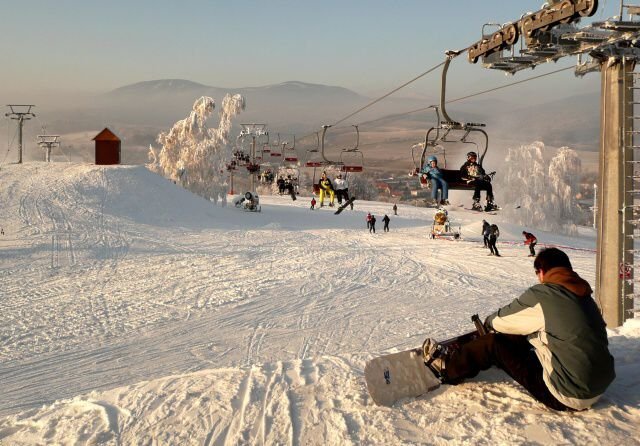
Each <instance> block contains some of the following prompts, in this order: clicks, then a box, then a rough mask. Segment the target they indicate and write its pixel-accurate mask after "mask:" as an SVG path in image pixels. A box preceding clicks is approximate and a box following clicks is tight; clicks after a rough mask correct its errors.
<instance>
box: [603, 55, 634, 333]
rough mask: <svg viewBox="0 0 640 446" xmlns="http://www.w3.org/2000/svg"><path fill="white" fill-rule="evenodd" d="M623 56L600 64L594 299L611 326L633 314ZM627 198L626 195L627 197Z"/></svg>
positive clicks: (627, 74) (627, 75) (629, 96)
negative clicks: (614, 61)
mask: <svg viewBox="0 0 640 446" xmlns="http://www.w3.org/2000/svg"><path fill="white" fill-rule="evenodd" d="M634 65H635V63H634V62H633V61H629V60H626V59H625V58H624V57H622V58H620V59H618V61H617V62H616V63H614V64H611V65H610V66H608V64H607V63H606V62H604V63H603V64H602V70H601V76H602V77H601V86H602V88H601V93H600V113H601V116H600V156H599V167H600V168H599V172H600V174H599V177H598V192H599V196H598V205H597V206H598V216H597V226H598V249H597V259H596V290H595V292H596V299H597V301H598V304H599V305H600V307H601V310H602V314H603V317H604V320H605V322H606V323H607V325H608V326H609V327H618V326H621V325H622V324H623V323H624V321H625V320H626V319H629V318H633V298H632V297H631V296H632V293H633V290H632V289H630V288H631V287H632V278H633V273H634V271H633V268H629V269H628V268H627V267H626V266H627V265H633V252H632V250H633V226H632V224H631V223H630V220H632V215H633V211H634V207H633V204H634V203H633V197H625V190H626V191H631V190H632V183H633V180H632V176H633V164H632V163H631V161H632V160H633V148H632V144H633V133H632V131H633V120H634V117H633V89H632V88H630V87H632V86H633V82H631V81H629V80H630V79H632V78H633V74H632V72H633V69H634ZM625 198H626V199H625Z"/></svg>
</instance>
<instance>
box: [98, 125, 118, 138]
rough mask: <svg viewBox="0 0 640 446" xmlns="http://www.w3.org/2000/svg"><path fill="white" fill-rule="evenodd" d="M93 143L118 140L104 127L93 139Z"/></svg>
mask: <svg viewBox="0 0 640 446" xmlns="http://www.w3.org/2000/svg"><path fill="white" fill-rule="evenodd" d="M93 141H120V138H118V137H117V136H116V135H115V133H113V132H112V131H111V130H109V128H108V127H105V128H104V130H103V131H101V132H100V133H98V134H97V135H96V136H95V137H94V138H93Z"/></svg>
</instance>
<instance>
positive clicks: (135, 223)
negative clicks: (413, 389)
mask: <svg viewBox="0 0 640 446" xmlns="http://www.w3.org/2000/svg"><path fill="white" fill-rule="evenodd" d="M0 185H1V187H0V227H2V229H3V230H4V235H0V395H1V396H2V397H1V398H0V417H2V418H0V444H11V445H14V444H207V445H225V444H295V445H298V444H300V445H306V444H451V443H453V444H466V443H468V444H512V443H519V444H521V443H527V444H538V443H539V444H550V443H553V444H567V443H569V444H591V443H600V444H632V443H634V442H635V443H636V444H637V440H636V437H637V436H638V432H639V429H638V426H639V425H640V407H639V406H640V386H638V380H637V370H638V366H639V365H640V342H639V339H640V323H638V322H637V321H636V320H632V321H628V322H627V324H625V326H624V327H622V328H620V329H617V330H611V331H610V341H611V349H612V353H613V354H614V356H615V358H616V369H617V374H618V378H617V379H616V381H615V382H614V384H613V385H612V387H611V388H610V390H609V391H608V392H607V394H606V396H605V397H604V398H603V399H602V400H601V401H600V402H599V403H598V404H597V405H596V407H595V408H594V409H593V410H591V411H588V412H584V413H576V414H557V413H554V412H550V411H548V410H547V409H545V408H544V406H542V405H541V404H538V403H536V402H535V401H534V400H533V399H532V398H531V397H529V396H528V395H527V394H526V393H525V392H524V391H523V390H522V389H521V388H520V387H519V386H518V385H517V384H515V383H514V382H513V381H511V380H510V379H508V378H507V377H506V376H505V375H504V374H503V373H501V372H500V371H497V370H492V371H489V372H488V373H485V374H483V375H481V376H480V377H478V378H477V379H476V380H474V381H473V382H468V383H466V384H464V385H461V386H457V387H450V386H443V387H442V388H441V389H439V390H438V391H436V392H434V393H432V394H430V395H427V396H425V397H422V398H419V399H417V400H414V401H406V402H403V403H400V404H398V405H397V406H396V407H394V408H391V409H390V408H383V407H378V406H375V405H374V404H373V402H372V401H371V400H370V398H369V397H368V395H367V392H366V389H365V387H364V380H363V377H362V373H363V368H364V363H365V361H366V360H367V359H368V358H371V357H372V356H374V355H378V354H380V353H385V352H391V351H397V350H401V349H406V348H410V347H414V346H416V345H419V344H420V343H421V342H422V340H423V339H424V337H425V336H433V337H436V338H445V337H447V336H450V335H453V334H456V333H459V332H462V331H466V330H468V329H470V328H471V327H472V325H471V322H470V320H469V317H470V315H471V314H473V313H479V314H480V315H481V316H483V315H486V314H488V313H489V312H491V311H492V310H493V309H495V308H496V307H497V306H499V305H502V304H504V303H507V302H509V301H510V300H511V299H513V298H514V297H515V296H517V295H518V294H519V293H520V292H522V291H523V290H524V289H526V287H528V286H529V285H531V284H533V283H534V281H535V276H534V275H533V270H532V261H531V259H530V258H527V257H526V254H527V249H526V248H525V247H523V246H522V245H521V243H520V238H521V235H520V233H521V231H522V229H523V228H522V227H519V226H515V225H510V224H509V223H508V222H502V221H500V216H499V215H498V216H488V217H489V218H488V219H489V220H490V221H491V222H496V223H498V224H499V226H500V228H501V233H502V236H501V239H500V242H499V244H498V247H499V249H500V250H501V253H502V254H503V256H504V257H503V258H495V257H487V255H486V254H487V251H486V250H485V249H484V248H482V247H481V246H480V244H479V243H478V242H479V240H480V236H479V232H480V227H481V219H482V217H483V214H475V213H472V212H469V211H463V210H459V209H458V208H453V209H452V210H451V212H450V214H451V216H452V219H453V220H454V221H456V222H457V223H458V224H460V226H461V228H462V233H463V236H464V240H461V241H455V242H454V241H446V240H429V239H427V237H426V225H427V223H428V222H430V221H431V216H432V214H433V210H429V209H423V208H413V207H409V206H400V207H399V215H398V216H393V215H391V214H392V212H391V209H390V205H389V204H385V203H375V202H358V201H356V207H355V210H354V211H349V210H347V211H345V212H343V213H342V214H341V215H340V216H334V215H333V211H332V210H330V209H328V208H324V209H321V210H317V211H310V210H309V209H308V205H309V203H308V199H306V198H305V197H301V199H300V200H298V201H296V202H292V201H291V200H290V199H289V198H288V197H265V196H262V197H261V202H262V205H263V211H262V212H261V213H258V214H254V213H246V212H243V211H241V210H238V209H235V208H233V207H230V206H228V207H221V206H214V205H212V204H211V203H209V202H207V201H205V200H203V199H201V198H199V197H197V196H194V195H192V194H190V193H188V192H186V191H184V190H182V189H181V188H180V187H178V186H176V185H174V184H173V183H172V182H170V181H168V180H166V179H163V178H161V177H159V176H157V175H155V174H153V173H150V172H149V171H147V170H146V169H144V168H143V167H133V166H120V167H99V166H92V165H74V164H64V165H63V164H50V165H47V164H44V163H27V164H24V165H6V166H3V167H2V169H1V170H0ZM367 212H372V213H374V214H375V215H376V216H377V217H378V221H379V224H378V233H377V234H375V235H371V234H369V233H368V232H367V231H366V229H365V220H364V217H365V215H366V213H367ZM384 213H389V215H390V217H391V225H390V226H391V232H390V233H387V234H385V233H382V231H381V229H382V224H381V221H380V220H381V217H382V215H383V214H384ZM528 229H532V230H533V231H534V232H535V233H536V235H538V237H539V239H540V240H541V242H542V243H543V244H544V243H547V244H555V245H560V246H565V247H566V248H567V252H568V254H569V255H570V257H571V260H572V262H573V264H574V267H575V269H576V270H577V271H578V272H579V273H580V274H581V275H583V276H584V277H585V278H586V279H587V280H589V281H590V282H592V283H593V281H594V268H595V251H594V248H595V236H594V234H593V232H592V231H590V230H588V229H585V230H584V231H583V232H584V235H583V236H582V237H580V238H570V237H561V236H557V235H553V234H546V233H541V232H539V231H535V228H528Z"/></svg>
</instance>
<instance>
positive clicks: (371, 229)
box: [366, 208, 397, 234]
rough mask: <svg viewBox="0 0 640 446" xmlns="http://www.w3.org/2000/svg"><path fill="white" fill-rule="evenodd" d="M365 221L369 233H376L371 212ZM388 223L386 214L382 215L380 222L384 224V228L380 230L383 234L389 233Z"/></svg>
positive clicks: (374, 218) (374, 220)
mask: <svg viewBox="0 0 640 446" xmlns="http://www.w3.org/2000/svg"><path fill="white" fill-rule="evenodd" d="M396 209H397V208H396ZM366 221H367V229H368V230H369V232H370V233H373V234H375V233H376V216H375V215H373V214H372V213H371V212H368V213H367V217H366ZM390 221H391V219H390V218H389V216H388V215H387V214H384V217H382V222H383V223H384V227H383V228H382V230H383V231H384V232H389V222H390Z"/></svg>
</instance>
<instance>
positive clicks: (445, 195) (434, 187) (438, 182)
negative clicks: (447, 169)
mask: <svg viewBox="0 0 640 446" xmlns="http://www.w3.org/2000/svg"><path fill="white" fill-rule="evenodd" d="M438 189H442V198H440V199H441V200H448V199H449V184H447V182H446V181H445V180H443V179H442V178H431V198H432V199H434V200H437V199H438Z"/></svg>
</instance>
